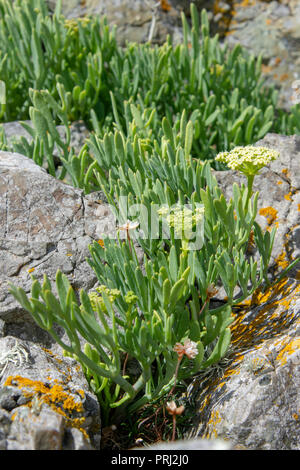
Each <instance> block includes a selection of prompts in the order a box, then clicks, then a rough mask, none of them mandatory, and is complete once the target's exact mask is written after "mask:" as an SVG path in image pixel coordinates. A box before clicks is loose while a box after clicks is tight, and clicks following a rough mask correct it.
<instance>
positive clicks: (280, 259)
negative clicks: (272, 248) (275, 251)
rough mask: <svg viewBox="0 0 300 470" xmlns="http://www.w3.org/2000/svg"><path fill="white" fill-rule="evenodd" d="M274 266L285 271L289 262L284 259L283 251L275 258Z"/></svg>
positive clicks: (284, 253)
mask: <svg viewBox="0 0 300 470" xmlns="http://www.w3.org/2000/svg"><path fill="white" fill-rule="evenodd" d="M275 264H276V266H277V267H280V268H282V269H285V268H286V267H287V266H288V265H289V261H288V260H287V259H286V252H285V251H284V250H283V251H282V252H281V253H280V255H279V256H278V257H277V258H276V260H275Z"/></svg>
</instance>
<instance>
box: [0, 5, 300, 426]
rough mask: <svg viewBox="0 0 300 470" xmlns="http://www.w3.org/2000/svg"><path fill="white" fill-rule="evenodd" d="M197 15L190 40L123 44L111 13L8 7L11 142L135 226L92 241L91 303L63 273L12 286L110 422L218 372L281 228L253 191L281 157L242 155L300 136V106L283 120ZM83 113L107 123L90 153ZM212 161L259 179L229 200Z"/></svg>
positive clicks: (95, 123)
mask: <svg viewBox="0 0 300 470" xmlns="http://www.w3.org/2000/svg"><path fill="white" fill-rule="evenodd" d="M58 5H59V2H58ZM191 13H192V27H191V28H190V27H189V26H188V24H187V21H186V19H185V18H184V17H183V30H184V41H183V43H182V44H179V45H177V46H175V47H173V45H172V44H171V41H170V40H168V41H167V42H166V44H164V45H163V46H161V47H156V46H155V47H152V46H151V45H149V44H145V45H133V44H130V45H127V46H126V47H125V48H124V49H121V48H119V47H118V46H117V43H116V41H115V36H114V33H110V31H109V29H108V26H107V25H106V23H105V21H104V20H103V21H100V20H98V19H84V20H74V21H71V22H70V21H67V20H66V19H65V18H63V17H62V16H61V14H60V11H59V6H58V7H57V9H56V11H55V13H54V15H53V16H51V17H50V16H49V14H48V12H47V9H46V6H45V2H44V1H43V0H34V1H33V2H29V1H27V0H26V1H24V2H20V1H19V0H15V2H14V3H13V4H11V3H10V2H8V1H6V0H1V1H0V40H1V41H0V42H1V48H0V79H1V80H3V81H4V82H5V83H7V84H8V83H9V84H11V86H9V87H7V89H8V95H7V104H6V107H5V108H1V110H2V112H4V114H3V115H2V117H3V119H5V120H7V119H9V118H10V117H11V116H13V117H15V114H16V116H17V117H18V118H20V117H21V118H27V117H30V119H31V124H30V125H25V128H26V129H27V131H28V132H29V134H30V135H31V137H32V141H31V142H30V143H29V142H27V141H26V140H25V139H24V138H23V139H21V140H20V141H18V142H16V141H15V142H14V143H12V144H10V145H11V148H12V149H13V150H15V151H18V152H20V153H23V154H25V155H28V156H29V157H30V158H33V159H34V161H35V162H36V163H37V164H39V165H43V166H44V167H46V168H47V170H48V172H49V173H50V174H51V175H52V176H55V177H58V178H60V179H64V178H65V177H68V178H69V179H68V181H69V182H70V181H71V182H72V184H73V185H74V186H76V187H80V188H82V189H83V190H84V192H85V193H89V192H91V191H94V190H102V191H103V192H104V193H105V195H106V197H107V200H108V202H109V204H110V206H111V208H112V210H113V211H115V212H116V215H118V219H119V229H120V231H119V234H121V231H123V232H124V230H125V232H126V234H125V241H124V240H122V239H121V237H120V235H119V237H118V238H117V240H112V239H109V238H107V239H105V240H104V242H103V244H99V243H96V242H95V243H94V244H92V245H91V246H90V254H91V256H90V258H89V260H88V262H89V264H90V266H91V268H92V269H93V270H94V271H95V273H96V275H97V278H98V281H99V286H98V287H97V288H96V289H95V290H94V291H93V292H90V293H87V292H85V291H84V290H81V291H80V293H79V295H78V293H77V292H75V291H74V289H73V287H72V285H71V283H70V281H69V280H68V278H67V276H65V275H64V274H62V273H61V272H60V271H59V272H58V273H57V276H56V286H55V289H54V288H53V286H52V285H51V282H50V280H49V279H48V278H47V277H46V276H45V277H44V280H43V282H39V280H38V279H35V278H34V277H32V280H33V282H32V287H31V293H30V294H26V293H25V291H24V290H22V289H21V288H19V287H17V286H11V292H12V294H13V295H14V297H15V298H16V299H17V300H18V301H19V302H20V304H21V305H22V306H23V308H25V309H26V310H27V311H28V312H30V314H31V315H32V316H33V318H34V319H35V321H36V322H37V324H38V325H39V326H40V327H41V328H43V329H45V330H46V331H48V332H49V333H50V334H51V335H52V336H53V338H54V339H55V340H56V341H57V342H58V344H60V346H61V347H62V348H63V350H64V351H65V353H66V354H70V355H72V356H74V357H75V358H76V359H77V360H78V361H79V362H80V364H81V365H82V367H83V370H84V372H85V374H86V376H87V378H88V380H89V383H90V386H91V387H92V389H93V390H94V392H95V393H96V394H97V396H98V398H99V401H100V403H101V404H102V409H103V412H104V413H105V414H106V419H107V421H108V420H110V419H112V417H111V415H110V411H113V412H114V413H115V415H114V418H115V419H120V417H121V416H124V413H127V414H132V413H134V412H136V411H137V410H139V409H140V408H141V407H143V406H144V405H145V404H147V403H151V402H153V401H155V400H158V399H164V398H165V397H168V398H169V395H168V394H170V393H171V392H172V390H173V387H174V385H175V384H176V383H179V382H180V381H181V380H183V379H189V378H191V377H192V376H193V375H194V374H196V373H197V372H199V371H201V370H204V369H206V368H208V367H210V366H212V365H213V364H215V363H217V362H218V361H219V360H220V359H221V358H222V357H223V356H224V355H225V354H226V351H227V349H228V347H229V345H230V324H231V322H232V321H233V315H232V307H233V306H234V305H236V304H238V303H239V302H241V301H243V300H244V299H245V298H247V297H248V296H250V295H251V294H252V293H253V292H254V291H255V290H256V289H257V288H258V287H259V286H260V285H261V284H262V283H266V284H268V283H269V279H268V265H269V262H270V257H271V252H272V247H273V243H274V236H275V231H274V230H273V231H272V232H271V233H270V232H268V231H266V232H265V233H263V231H262V230H261V228H260V226H259V225H258V224H257V223H256V221H255V218H256V213H257V200H258V193H255V194H253V193H252V187H253V179H254V177H255V175H256V174H257V172H258V171H259V169H260V168H262V166H264V165H266V164H268V163H269V162H270V161H271V160H272V159H273V158H275V157H276V156H277V153H276V152H275V151H271V150H268V149H262V148H259V147H253V148H252V147H250V146H247V147H242V146H243V145H245V144H251V142H253V141H254V140H257V139H259V138H260V137H263V136H264V135H265V134H266V133H267V132H268V131H269V130H270V129H271V130H276V129H278V128H279V127H280V125H281V124H280V123H282V122H283V123H284V126H285V130H287V129H290V130H291V131H292V132H297V130H298V129H299V127H298V124H299V120H297V119H296V117H297V112H298V111H297V110H298V108H294V111H292V112H291V114H290V116H289V117H288V118H287V117H286V116H285V117H284V120H283V121H280V123H279V121H278V120H277V121H276V119H278V116H281V117H282V114H280V113H274V106H275V105H276V93H275V92H274V90H269V91H268V90H262V82H261V81H260V60H256V59H255V58H253V57H252V58H249V56H248V55H247V54H246V52H245V51H244V50H243V49H242V48H241V47H240V46H237V47H236V48H235V49H234V50H232V51H230V50H229V49H228V48H227V47H222V46H221V45H220V44H219V41H218V37H217V36H216V37H215V38H210V37H209V25H208V21H207V15H206V13H205V12H202V16H201V28H200V25H199V18H198V15H197V13H196V9H195V7H194V6H192V7H191ZM99 31H100V33H99ZM24 62H26V64H25V63H24ZM24 93H25V94H24ZM14 113H15V114H14ZM75 118H82V119H85V120H86V122H88V124H89V125H90V126H91V128H92V129H93V132H92V133H91V134H90V137H89V138H88V139H87V140H86V142H85V144H84V146H83V147H82V149H81V151H80V152H79V153H78V154H77V153H76V152H75V151H74V149H73V148H72V147H71V146H70V129H69V123H70V121H72V120H73V119H75ZM58 123H61V124H63V125H64V127H65V136H66V137H65V140H63V139H62V138H61V137H60V135H59V133H58V132H57V129H56V124H58ZM0 139H1V147H2V148H3V149H9V148H10V147H9V145H8V144H7V142H6V141H5V137H4V135H3V134H0ZM237 145H238V146H239V147H236V146H237ZM54 149H55V150H56V156H55V158H54V157H53V155H54ZM224 149H227V150H228V152H225V153H221V154H219V156H218V157H217V158H216V159H215V156H216V154H217V153H218V152H219V151H221V150H224ZM211 165H212V166H214V167H217V168H219V169H220V168H222V169H225V168H226V166H227V167H230V168H233V169H236V170H240V171H242V172H243V173H244V174H245V176H246V177H247V185H245V184H242V185H241V186H239V185H237V184H234V185H233V196H232V199H230V200H229V201H226V199H225V197H224V194H223V193H222V191H221V189H220V187H219V186H218V184H217V181H216V178H215V177H214V176H213V173H212V172H211ZM124 201H125V203H124ZM133 207H135V208H136V207H139V208H142V210H140V212H139V213H138V214H132V212H130V210H131V208H133ZM128 214H129V215H128ZM150 214H152V215H153V214H154V216H155V217H154V220H155V221H156V222H157V229H156V230H154V236H152V235H153V231H152V228H151V223H150V222H151V220H150V219H151V217H150ZM128 217H129V219H130V220H129V221H127V218H128ZM133 217H134V219H135V220H131V219H133ZM152 222H153V219H152ZM197 234H198V235H199V237H198V238H197V237H196V238H197V243H198V244H197V243H196V245H195V244H194V245H193V243H192V242H193V239H192V238H191V237H192V236H193V235H197ZM252 238H253V240H254V246H255V247H256V254H255V256H254V255H253V254H252V250H251V252H250V251H249V250H248V246H249V240H250V239H252ZM134 240H135V243H134V242H133V241H134ZM136 243H137V244H138V245H139V247H140V248H142V250H143V260H142V261H141V260H140V258H139V257H138V255H137V250H136ZM222 291H223V292H225V295H226V298H225V300H224V295H222V297H221V298H222V300H223V302H219V303H216V302H215V301H214V300H216V296H217V294H218V292H222ZM220 296H221V294H220ZM219 300H220V299H219ZM57 325H58V326H60V327H62V329H63V330H64V332H65V333H66V334H65V335H64V336H63V337H62V336H61V335H60V334H58V330H57ZM183 351H184V352H183ZM169 403H172V401H171V402H169ZM172 409H173V407H172ZM174 416H175V415H174Z"/></svg>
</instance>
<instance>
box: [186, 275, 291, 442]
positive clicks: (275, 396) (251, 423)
mask: <svg viewBox="0 0 300 470" xmlns="http://www.w3.org/2000/svg"><path fill="white" fill-rule="evenodd" d="M299 290H300V285H299V283H297V282H295V281H291V280H288V281H285V282H283V283H282V284H281V285H280V286H277V287H276V288H274V289H271V290H269V291H268V292H266V293H265V295H264V296H262V297H261V298H257V299H256V306H255V304H254V305H249V306H248V308H242V309H240V310H238V311H236V319H235V321H234V323H233V324H232V327H231V330H232V346H231V350H230V353H229V354H227V357H226V360H222V361H221V363H220V364H219V366H218V367H216V368H215V370H214V371H213V372H212V373H211V374H210V376H209V377H205V376H204V375H201V374H200V375H199V377H197V378H196V379H195V380H194V382H193V383H192V385H191V386H190V387H189V390H188V396H189V397H190V399H192V400H193V402H194V403H195V404H196V407H197V413H196V417H195V425H194V427H193V429H192V431H191V432H190V434H189V436H188V437H189V438H191V437H193V438H195V437H196V436H201V437H205V438H216V437H218V438H220V439H225V440H229V442H231V443H232V445H233V446H235V445H238V446H241V448H244V449H252V450H299V449H300V433H299V416H300V415H299V410H300V393H299V390H300V297H299Z"/></svg>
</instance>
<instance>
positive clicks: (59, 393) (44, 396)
mask: <svg viewBox="0 0 300 470" xmlns="http://www.w3.org/2000/svg"><path fill="white" fill-rule="evenodd" d="M4 386H15V387H18V388H19V389H21V390H22V393H23V395H24V396H25V397H27V398H29V399H30V400H29V401H28V403H27V405H26V406H28V407H29V408H31V407H32V400H33V398H35V397H37V398H38V399H39V400H40V401H41V402H42V403H46V404H47V405H49V406H50V408H52V409H53V410H54V411H55V412H56V413H59V414H60V415H62V416H63V417H64V418H65V419H66V423H67V425H68V426H71V427H75V428H77V429H79V430H80V431H81V432H82V433H83V435H84V436H85V437H86V438H88V435H87V432H86V431H85V429H83V428H82V425H83V424H84V421H85V418H84V417H80V418H78V417H76V414H77V413H82V412H83V405H82V403H81V402H77V401H76V400H75V398H74V397H73V396H72V395H71V392H70V391H69V390H68V388H67V387H66V385H65V384H63V383H62V382H59V381H58V380H53V383H52V384H48V383H44V382H42V381H41V380H32V379H28V378H26V377H21V376H20V375H16V376H9V377H8V378H7V379H6V381H5V383H4ZM81 392H82V391H79V393H81ZM74 413H75V417H73V414H74Z"/></svg>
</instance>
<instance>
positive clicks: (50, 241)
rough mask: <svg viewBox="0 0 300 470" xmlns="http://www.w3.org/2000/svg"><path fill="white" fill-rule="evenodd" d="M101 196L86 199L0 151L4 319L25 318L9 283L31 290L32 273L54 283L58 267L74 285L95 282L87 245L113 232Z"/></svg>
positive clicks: (0, 285) (0, 311)
mask: <svg viewBox="0 0 300 470" xmlns="http://www.w3.org/2000/svg"><path fill="white" fill-rule="evenodd" d="M41 188H42V189H41ZM97 197H98V194H97ZM97 197H94V199H93V196H92V195H90V196H89V198H84V196H83V193H82V191H81V190H78V189H75V188H73V187H71V186H69V185H67V184H65V183H63V182H61V181H58V180H56V179H54V178H52V177H51V176H49V175H48V174H47V173H46V172H45V171H44V170H43V169H42V168H40V167H38V166H36V165H35V164H34V163H33V162H32V160H30V159H28V158H26V157H24V156H22V155H19V154H11V153H9V152H0V220H1V227H0V302H1V303H0V318H2V320H5V321H8V322H14V321H15V320H17V319H18V318H19V319H20V318H21V317H22V316H23V315H25V316H26V314H25V312H24V311H22V309H20V307H19V306H18V305H17V303H16V302H15V301H14V299H13V298H12V296H11V295H10V294H9V292H8V284H9V282H11V283H17V284H18V286H20V287H23V288H24V289H25V290H26V291H27V292H28V291H29V290H30V285H31V279H30V273H31V272H32V273H34V275H35V276H36V277H37V278H38V279H42V277H43V274H44V273H46V274H47V275H48V276H49V278H50V279H51V280H52V281H53V280H54V279H55V275H56V271H57V269H60V270H61V271H62V272H64V273H65V274H67V275H68V276H69V279H70V281H71V283H72V285H73V286H74V288H75V289H77V288H79V287H80V288H86V289H90V288H91V287H92V286H93V285H94V284H95V283H96V276H95V274H94V272H93V270H92V269H91V268H90V267H89V265H88V264H87V262H86V260H85V258H86V256H87V255H88V254H89V252H88V245H89V244H90V243H91V242H92V241H93V240H99V239H102V238H104V237H105V236H115V235H114V232H113V230H114V229H115V224H114V217H113V215H112V213H111V212H110V210H109V206H108V205H107V204H104V203H102V202H101V201H99V200H98V199H97ZM91 201H92V205H91ZM96 201H97V202H96ZM28 271H29V272H28Z"/></svg>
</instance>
